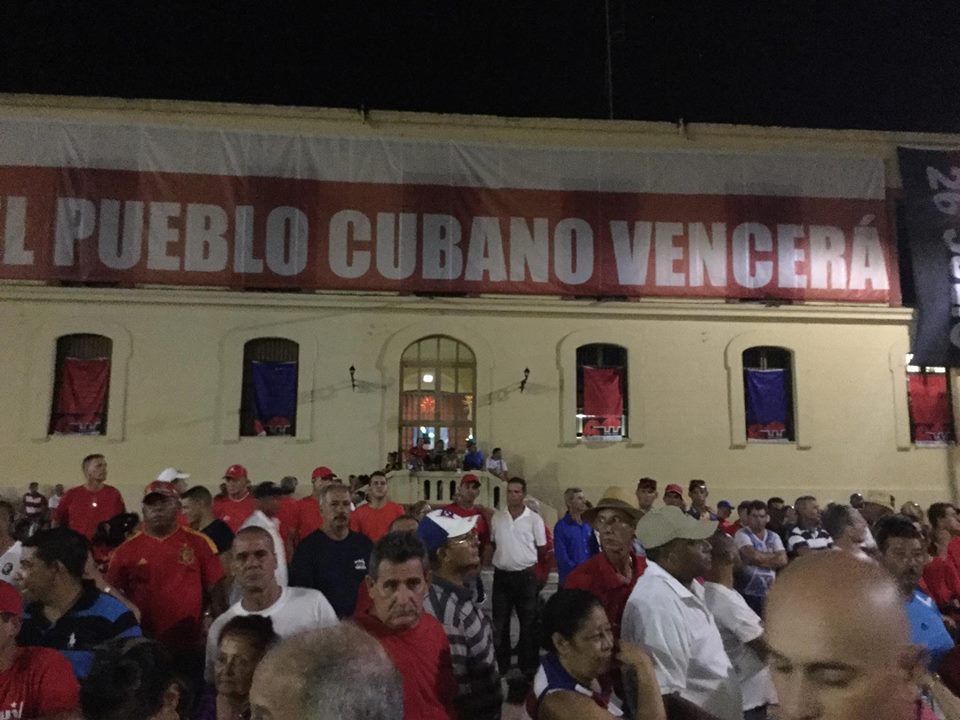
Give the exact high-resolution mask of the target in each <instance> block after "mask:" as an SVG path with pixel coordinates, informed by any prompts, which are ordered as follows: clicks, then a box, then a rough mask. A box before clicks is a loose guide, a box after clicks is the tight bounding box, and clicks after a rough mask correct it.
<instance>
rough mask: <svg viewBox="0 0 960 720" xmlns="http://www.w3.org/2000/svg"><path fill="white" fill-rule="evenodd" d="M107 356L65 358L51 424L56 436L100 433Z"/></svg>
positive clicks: (107, 378)
mask: <svg viewBox="0 0 960 720" xmlns="http://www.w3.org/2000/svg"><path fill="white" fill-rule="evenodd" d="M109 387H110V359H109V358H95V359H93V360H79V359H77V358H69V357H68V358H64V359H63V365H62V366H61V376H60V392H59V393H58V394H57V398H56V405H55V407H54V411H53V418H52V422H51V426H52V428H53V432H54V433H56V434H57V435H102V434H103V432H104V429H105V428H104V420H105V418H106V414H107V389H108V388H109Z"/></svg>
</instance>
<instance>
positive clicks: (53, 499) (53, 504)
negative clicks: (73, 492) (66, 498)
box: [47, 493, 60, 510]
mask: <svg viewBox="0 0 960 720" xmlns="http://www.w3.org/2000/svg"><path fill="white" fill-rule="evenodd" d="M59 504H60V496H59V495H57V494H56V493H54V494H52V495H51V496H50V497H49V499H48V500H47V507H48V508H50V509H51V510H56V509H57V505H59Z"/></svg>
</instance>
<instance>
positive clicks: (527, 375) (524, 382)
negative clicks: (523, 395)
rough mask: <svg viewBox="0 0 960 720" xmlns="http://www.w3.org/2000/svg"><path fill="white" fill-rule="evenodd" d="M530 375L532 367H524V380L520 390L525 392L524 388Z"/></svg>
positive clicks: (521, 382)
mask: <svg viewBox="0 0 960 720" xmlns="http://www.w3.org/2000/svg"><path fill="white" fill-rule="evenodd" d="M529 377H530V368H524V369H523V380H521V381H520V392H523V389H524V388H525V387H527V378H529Z"/></svg>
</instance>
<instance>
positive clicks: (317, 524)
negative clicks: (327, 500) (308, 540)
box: [297, 495, 323, 542]
mask: <svg viewBox="0 0 960 720" xmlns="http://www.w3.org/2000/svg"><path fill="white" fill-rule="evenodd" d="M322 527H323V515H321V514H320V503H319V502H317V499H316V498H315V497H313V495H310V496H308V497H305V498H303V499H302V500H300V501H299V502H298V503H297V542H300V541H301V540H303V539H304V538H305V537H306V536H307V535H309V534H310V533H312V532H313V531H314V530H319V529H320V528H322Z"/></svg>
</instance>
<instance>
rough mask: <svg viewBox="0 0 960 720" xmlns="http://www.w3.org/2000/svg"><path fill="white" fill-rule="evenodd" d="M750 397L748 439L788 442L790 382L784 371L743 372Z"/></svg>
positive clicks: (748, 397)
mask: <svg viewBox="0 0 960 720" xmlns="http://www.w3.org/2000/svg"><path fill="white" fill-rule="evenodd" d="M743 376H744V377H743V384H744V388H745V392H746V396H747V398H746V399H747V437H748V438H749V439H750V440H767V441H773V442H784V441H786V440H789V437H788V435H787V382H786V380H787V378H786V372H785V371H783V370H756V369H752V368H748V369H746V370H744V371H743Z"/></svg>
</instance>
